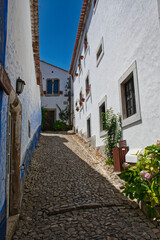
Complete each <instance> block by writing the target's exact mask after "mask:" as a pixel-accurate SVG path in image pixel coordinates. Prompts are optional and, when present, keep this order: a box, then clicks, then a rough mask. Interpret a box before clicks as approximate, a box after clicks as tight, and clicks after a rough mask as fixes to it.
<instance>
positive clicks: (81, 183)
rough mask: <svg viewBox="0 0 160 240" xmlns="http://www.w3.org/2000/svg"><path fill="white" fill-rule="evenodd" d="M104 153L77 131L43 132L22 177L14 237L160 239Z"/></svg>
mask: <svg viewBox="0 0 160 240" xmlns="http://www.w3.org/2000/svg"><path fill="white" fill-rule="evenodd" d="M120 185H121V180H119V178H118V177H117V176H116V175H115V174H113V169H112V167H108V166H106V165H105V160H104V158H102V157H100V156H99V155H98V154H96V153H95V151H94V149H93V148H92V147H90V146H89V145H88V144H85V143H84V142H83V141H82V140H80V138H79V137H77V136H75V135H65V134H53V133H46V134H45V133H43V134H42V135H41V138H40V141H39V143H38V146H37V149H36V151H35V154H34V156H33V158H32V163H31V166H30V169H29V173H28V175H27V178H26V184H25V191H24V197H23V203H22V212H21V216H20V221H19V226H18V227H17V231H16V233H15V235H14V236H13V239H14V240H16V239H18V240H21V239H23V240H27V239H28V240H33V239H37V240H38V239H44V240H51V239H52V240H65V239H69V240H80V239H81V240H82V239H84V240H88V239H91V240H93V239H97V240H98V239H99V240H116V239H121V240H125V239H126V240H127V239H128V240H129V239H130V240H131V239H140V240H142V239H152V240H154V239H160V227H159V226H158V224H157V225H155V223H153V222H151V221H150V220H149V219H148V218H147V217H146V216H145V215H144V214H143V213H142V212H141V210H140V209H139V208H137V207H136V206H137V205H135V204H134V202H130V201H129V200H127V199H126V198H125V197H123V196H122V194H121V193H120V191H119V187H120Z"/></svg>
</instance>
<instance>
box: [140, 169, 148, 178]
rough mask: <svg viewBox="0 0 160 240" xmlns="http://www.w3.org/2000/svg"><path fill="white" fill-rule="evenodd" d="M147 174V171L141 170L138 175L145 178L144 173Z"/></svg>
mask: <svg viewBox="0 0 160 240" xmlns="http://www.w3.org/2000/svg"><path fill="white" fill-rule="evenodd" d="M146 174H147V171H145V170H143V171H141V172H140V175H141V176H142V178H145V175H146Z"/></svg>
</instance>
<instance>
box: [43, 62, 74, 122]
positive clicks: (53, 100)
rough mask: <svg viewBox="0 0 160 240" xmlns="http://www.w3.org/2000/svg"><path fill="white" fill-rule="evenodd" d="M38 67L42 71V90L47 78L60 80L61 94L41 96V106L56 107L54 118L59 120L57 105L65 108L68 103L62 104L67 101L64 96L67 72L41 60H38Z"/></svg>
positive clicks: (44, 87) (44, 89)
mask: <svg viewBox="0 0 160 240" xmlns="http://www.w3.org/2000/svg"><path fill="white" fill-rule="evenodd" d="M40 68H41V72H42V80H43V91H46V87H47V79H59V80H60V88H59V90H60V91H63V94H62V95H58V96H45V95H44V96H42V97H41V101H42V107H44V108H47V109H56V120H59V110H58V108H57V105H58V106H59V107H60V108H61V109H65V108H66V107H67V106H68V104H64V102H67V100H68V97H66V96H64V94H65V86H66V84H67V82H68V78H69V77H70V75H69V73H68V72H67V71H65V70H63V69H61V68H58V67H56V66H53V65H51V64H48V63H45V62H43V61H41V62H40Z"/></svg>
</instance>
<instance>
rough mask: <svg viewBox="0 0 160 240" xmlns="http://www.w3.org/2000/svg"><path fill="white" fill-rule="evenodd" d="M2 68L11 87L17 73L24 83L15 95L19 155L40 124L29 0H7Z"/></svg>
mask: <svg viewBox="0 0 160 240" xmlns="http://www.w3.org/2000/svg"><path fill="white" fill-rule="evenodd" d="M5 64H6V71H7V73H8V75H9V78H10V80H11V83H12V86H13V88H14V89H15V90H16V79H17V78H18V77H20V78H21V79H23V80H24V81H25V83H26V85H25V87H24V90H23V93H22V94H20V95H19V99H20V101H21V103H22V143H21V144H22V145H21V148H22V149H21V156H22V159H23V156H24V154H25V151H26V149H27V147H28V144H29V143H30V141H31V139H32V137H33V135H34V133H35V132H36V130H37V128H38V127H39V126H40V125H41V101H40V88H39V86H38V85H37V80H36V74H35V64H34V59H33V49H32V35H31V17H30V0H14V1H13V0H8V19H7V44H6V62H5ZM28 120H30V122H31V138H29V137H28Z"/></svg>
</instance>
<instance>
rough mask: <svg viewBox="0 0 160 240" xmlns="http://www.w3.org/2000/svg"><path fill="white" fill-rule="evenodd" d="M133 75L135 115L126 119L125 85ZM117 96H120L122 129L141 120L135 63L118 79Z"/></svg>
mask: <svg viewBox="0 0 160 240" xmlns="http://www.w3.org/2000/svg"><path fill="white" fill-rule="evenodd" d="M132 75H133V85H134V97H135V109H136V111H135V113H134V114H132V115H131V116H129V117H127V109H126V97H125V84H126V83H127V82H128V81H129V80H130V79H131V76H132ZM118 82H119V95H120V107H121V116H122V127H126V126H128V125H131V124H133V123H135V122H137V121H140V120H141V111H140V98H139V87H138V73H137V63H136V61H134V62H133V64H132V65H131V66H130V67H129V68H128V70H127V71H126V72H125V73H124V74H123V76H122V77H121V78H120V79H119V81H118Z"/></svg>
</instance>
